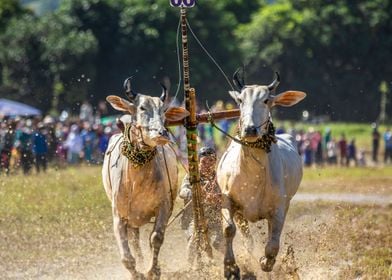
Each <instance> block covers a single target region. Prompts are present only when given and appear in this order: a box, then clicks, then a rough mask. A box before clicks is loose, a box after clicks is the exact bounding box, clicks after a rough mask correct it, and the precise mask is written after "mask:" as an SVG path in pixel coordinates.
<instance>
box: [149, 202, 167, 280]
mask: <svg viewBox="0 0 392 280" xmlns="http://www.w3.org/2000/svg"><path fill="white" fill-rule="evenodd" d="M169 217H170V210H169V207H168V206H167V205H162V206H161V208H160V209H159V213H158V215H157V218H156V221H155V225H154V230H153V232H152V234H151V237H150V245H151V248H152V262H151V266H150V269H149V271H148V274H147V279H149V280H153V279H154V280H155V279H159V278H160V276H161V269H160V267H159V263H158V255H159V251H160V249H161V246H162V243H163V239H164V235H165V229H166V225H167V223H168V220H169Z"/></svg>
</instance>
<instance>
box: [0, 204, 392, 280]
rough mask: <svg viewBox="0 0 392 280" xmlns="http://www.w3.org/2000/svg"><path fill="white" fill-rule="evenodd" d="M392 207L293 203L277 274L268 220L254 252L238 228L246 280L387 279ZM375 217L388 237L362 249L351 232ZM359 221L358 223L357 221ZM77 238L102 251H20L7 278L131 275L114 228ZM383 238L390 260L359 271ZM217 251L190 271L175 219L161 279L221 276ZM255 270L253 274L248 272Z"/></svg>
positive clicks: (7, 266)
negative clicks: (263, 262) (267, 258)
mask: <svg viewBox="0 0 392 280" xmlns="http://www.w3.org/2000/svg"><path fill="white" fill-rule="evenodd" d="M391 210H392V208H391V206H388V205H383V206H380V205H370V206H363V205H362V206H360V207H358V206H356V205H355V204H346V203H345V204H340V203H336V202H335V203H329V202H328V203H327V202H295V203H293V205H292V207H291V209H290V211H289V214H288V218H287V221H286V224H285V228H284V232H283V234H282V240H281V250H280V254H279V257H278V261H277V263H276V264H275V267H274V270H273V272H272V273H269V274H267V273H263V272H261V269H260V267H259V265H258V261H257V260H258V259H259V258H260V257H261V255H262V252H263V251H264V250H263V246H264V244H265V243H264V242H265V238H266V224H265V223H263V222H260V223H257V224H253V225H252V232H253V236H254V238H255V241H256V242H255V243H254V245H255V246H254V248H253V250H252V253H251V254H249V253H248V251H247V250H246V249H245V246H244V244H243V242H242V241H243V240H242V237H241V235H240V234H237V237H236V240H235V252H236V256H237V261H238V263H239V264H240V267H241V271H242V274H243V279H256V278H257V279H354V278H355V279H382V277H383V276H385V275H386V274H385V273H388V272H385V271H384V270H389V273H390V269H391V263H390V260H391V255H390V253H391V250H390V248H391V243H390V241H391V239H390V238H388V237H385V236H383V233H382V232H380V231H384V230H385V231H387V232H392V231H391V230H392V228H391ZM364 213H365V214H364ZM369 215H370V216H369ZM373 215H376V216H384V219H381V220H380V221H379V222H377V224H376V225H375V227H374V228H369V230H370V231H371V232H368V233H367V235H370V236H371V237H373V238H380V239H382V240H370V241H369V242H368V241H366V239H365V240H364V242H363V246H364V247H363V248H355V249H354V248H353V246H358V244H357V243H356V241H355V240H354V239H355V238H354V237H353V236H352V235H351V234H347V232H353V231H363V230H364V228H363V225H366V224H367V222H369V221H368V220H369V218H370V217H372V216H373ZM353 219H355V220H356V223H353ZM362 219H365V220H362ZM150 230H151V226H149V225H148V226H146V227H145V228H144V230H143V233H144V234H143V237H142V247H143V250H144V254H145V256H146V259H148V258H149V255H150V252H149V247H148V245H147V244H148V243H147V236H148V234H149V232H150ZM361 235H362V234H361ZM380 235H381V236H380ZM74 238H75V240H73V241H72V244H73V245H70V246H76V247H78V246H85V244H86V243H89V246H92V247H94V243H95V244H96V248H97V249H99V250H93V251H95V252H93V251H92V252H91V253H88V252H87V253H86V252H84V251H83V250H81V251H79V250H77V249H76V250H74V251H73V253H72V251H71V253H70V252H69V251H68V252H65V253H64V254H61V252H60V254H56V255H57V257H54V258H53V259H49V260H48V258H47V257H46V256H45V251H42V252H41V253H40V254H37V255H36V256H35V257H34V258H31V256H28V254H27V255H26V258H24V256H23V249H21V250H22V251H21V252H20V257H19V259H17V260H14V262H10V260H6V262H1V264H0V271H1V279H113V280H114V279H116V280H117V279H119V280H120V279H129V274H128V272H127V271H126V270H125V269H124V268H123V267H122V265H121V263H120V261H119V257H118V253H117V252H118V251H117V247H116V245H115V240H114V238H113V234H112V232H111V228H110V226H108V227H106V230H105V232H103V233H102V235H100V236H97V237H94V236H88V237H79V239H78V237H74ZM363 238H365V236H363ZM385 238H386V239H385ZM388 243H389V244H388ZM383 244H384V246H387V247H388V246H389V253H388V252H387V253H386V254H387V256H386V259H383V260H381V262H384V263H381V264H380V265H379V267H378V268H379V270H380V271H379V272H376V273H374V272H368V271H367V270H366V269H365V270H361V267H360V266H358V258H361V257H364V256H365V254H366V250H367V249H366V246H375V247H383V246H382V245H383ZM53 246H56V244H53ZM11 247H12V246H11ZM60 247H61V246H60ZM45 248H46V246H43V249H44V250H45ZM19 249H20V248H19ZM368 249H369V248H368ZM55 250H56V249H55ZM60 250H61V248H60ZM81 253H82V254H81ZM388 254H389V257H388ZM214 255H215V257H214V259H213V260H212V261H210V262H209V264H208V265H207V266H206V267H205V268H204V269H203V270H202V271H201V273H197V272H195V271H193V270H191V269H190V268H189V266H188V264H187V261H186V240H185V235H184V232H183V231H182V230H181V229H180V226H179V223H178V222H177V221H176V222H175V223H174V224H173V225H172V226H171V227H170V228H169V229H168V231H167V234H166V239H165V242H164V245H163V248H162V251H161V255H160V260H161V267H162V272H163V274H162V279H223V277H222V275H223V272H222V256H221V255H220V254H219V253H218V252H216V251H215V252H214ZM59 256H61V257H59ZM378 257H379V256H374V258H378ZM388 260H389V262H388ZM139 269H140V270H144V269H145V267H144V265H141V266H140V265H139ZM376 270H377V266H376ZM370 274H372V275H370ZM251 275H253V277H249V276H251Z"/></svg>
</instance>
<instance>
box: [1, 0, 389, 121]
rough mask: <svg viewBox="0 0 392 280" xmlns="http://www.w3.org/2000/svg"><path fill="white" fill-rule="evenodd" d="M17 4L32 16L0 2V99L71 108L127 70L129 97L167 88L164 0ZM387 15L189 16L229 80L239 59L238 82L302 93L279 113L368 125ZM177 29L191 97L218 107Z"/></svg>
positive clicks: (210, 69)
mask: <svg viewBox="0 0 392 280" xmlns="http://www.w3.org/2000/svg"><path fill="white" fill-rule="evenodd" d="M24 2H25V3H29V5H30V6H29V7H38V6H39V7H40V8H39V9H38V8H37V10H38V12H39V16H38V15H37V14H34V13H32V12H31V11H30V10H28V9H25V8H23V7H21V6H20V5H19V2H18V1H17V0H4V1H1V2H0V94H1V96H2V97H3V96H6V97H10V98H13V99H19V100H22V101H25V102H29V103H31V104H33V105H36V106H38V107H40V108H41V109H43V110H44V111H49V110H50V108H51V107H53V108H54V109H57V110H59V109H63V108H65V107H70V108H71V107H72V106H74V107H75V109H76V108H77V106H75V104H77V102H80V101H82V100H84V99H89V100H90V101H91V102H93V103H96V102H98V100H102V99H103V98H104V97H105V96H106V95H107V94H112V93H117V94H118V93H120V91H121V85H122V81H123V80H124V78H126V77H128V76H130V75H135V79H134V88H135V90H137V91H139V92H144V93H149V94H152V95H158V94H159V92H160V89H159V85H158V82H159V81H162V80H163V79H165V78H170V80H171V84H172V88H171V92H172V93H173V92H174V91H175V90H174V89H175V88H176V86H177V82H178V62H177V53H176V48H177V47H176V39H177V33H176V31H177V27H178V20H179V10H178V9H176V8H172V7H170V5H169V1H168V0H154V1H153V0H100V1H98V0H70V1H60V6H59V8H58V9H56V10H54V11H51V10H52V9H53V8H55V7H57V6H58V3H59V1H57V0H52V1H50V0H45V1H28V0H25V1H24ZM37 5H38V6H37ZM42 7H45V9H49V10H48V11H47V12H43V11H44V10H43V9H44V8H42ZM391 14H392V2H391V1H390V0H360V1H354V0H337V1H322V0H312V1H305V0H296V1H294V0H277V1H268V0H258V1H243V0H222V1H212V0H204V1H198V2H197V4H196V7H194V8H192V9H191V10H189V13H188V18H189V23H190V24H191V27H192V29H193V30H194V31H195V32H196V34H197V36H198V37H199V39H200V40H201V41H202V42H203V44H204V46H205V47H206V48H207V49H208V50H209V52H210V53H211V54H212V55H213V56H214V57H215V58H216V59H217V61H218V63H219V64H220V65H221V66H222V68H223V70H224V71H225V72H226V73H228V74H229V76H231V74H232V73H233V72H234V70H235V69H236V68H237V67H239V66H241V65H242V64H245V65H246V71H247V76H249V79H248V80H249V81H248V82H249V83H255V82H257V83H268V82H270V81H271V79H272V76H273V72H274V71H279V72H280V73H281V76H282V87H281V90H285V89H289V88H292V89H298V90H304V91H306V92H307V93H308V97H307V98H306V99H305V101H304V102H302V103H300V104H299V105H297V106H296V107H294V108H293V109H290V110H281V111H280V115H281V116H283V117H298V116H299V114H300V112H301V110H304V109H306V110H309V111H310V112H311V113H313V114H315V115H329V116H331V118H332V119H338V120H362V121H368V120H375V119H376V118H377V116H378V115H379V109H380V108H379V104H380V103H381V101H380V98H381V94H380V92H379V85H380V84H381V83H382V82H383V81H385V82H387V83H389V84H390V83H391V78H390V77H391V75H392V73H391V72H392V67H390V65H389V63H388V62H389V61H392V59H391V58H392V57H391V56H392V53H391V52H390V50H391V49H392V37H391V35H390V34H392V21H391V20H390V19H391ZM188 33H189V37H190V38H189V41H190V59H191V63H190V65H191V84H192V86H194V87H195V88H196V89H197V92H198V93H199V94H198V96H199V97H200V100H199V101H200V102H201V103H202V104H204V102H205V101H206V100H208V101H210V103H212V102H213V101H215V100H217V99H224V100H229V99H230V98H229V95H228V94H227V90H228V89H229V88H230V87H229V85H228V84H227V83H226V80H225V78H224V77H223V76H222V75H221V73H220V72H219V70H218V69H217V68H216V66H215V65H214V64H213V63H212V62H211V60H210V59H209V58H208V57H207V55H206V54H205V53H204V52H203V50H202V49H201V48H200V46H199V45H198V44H197V42H196V41H195V40H194V39H193V38H192V37H191V34H190V32H188ZM181 99H182V98H180V100H181ZM369 104H372V105H371V106H369ZM388 111H389V112H390V111H392V104H391V103H389V104H387V112H388Z"/></svg>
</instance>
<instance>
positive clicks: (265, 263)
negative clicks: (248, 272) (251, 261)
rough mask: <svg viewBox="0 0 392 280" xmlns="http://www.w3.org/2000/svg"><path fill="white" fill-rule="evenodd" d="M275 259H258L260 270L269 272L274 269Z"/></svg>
mask: <svg viewBox="0 0 392 280" xmlns="http://www.w3.org/2000/svg"><path fill="white" fill-rule="evenodd" d="M275 261H276V259H275V258H273V259H269V258H266V257H262V258H261V259H260V265H261V269H262V270H263V271H265V272H271V271H272V268H273V267H274V264H275Z"/></svg>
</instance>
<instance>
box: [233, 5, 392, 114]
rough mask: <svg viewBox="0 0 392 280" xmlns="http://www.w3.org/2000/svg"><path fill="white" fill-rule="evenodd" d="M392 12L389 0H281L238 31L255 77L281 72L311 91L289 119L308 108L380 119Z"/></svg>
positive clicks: (286, 79)
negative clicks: (379, 107) (378, 92)
mask: <svg viewBox="0 0 392 280" xmlns="http://www.w3.org/2000/svg"><path fill="white" fill-rule="evenodd" d="M391 11H392V3H391V1H388V0H379V1H370V0H361V1H351V0H339V1H333V2H332V1H321V0H317V1H304V0H302V1H293V0H281V1H276V3H274V4H272V5H268V6H265V7H263V8H262V9H260V10H259V11H258V12H257V13H256V14H255V15H254V17H253V19H252V22H251V23H249V24H245V25H242V26H241V27H240V28H239V29H238V30H237V36H238V38H239V40H241V42H242V43H241V48H242V50H243V54H244V56H245V57H246V59H247V61H248V63H249V64H250V67H249V69H250V71H251V74H253V76H255V75H259V76H266V75H267V73H271V72H272V70H275V69H280V71H281V74H282V78H283V83H282V84H283V86H284V87H286V88H289V87H290V88H297V89H298V88H299V87H300V89H303V90H305V91H307V92H308V93H309V95H308V97H307V98H306V99H305V102H303V103H302V104H300V105H299V106H298V107H297V108H298V110H290V112H288V113H289V114H285V116H291V117H293V115H298V111H299V110H301V109H303V108H308V109H309V110H310V111H313V112H314V113H315V114H317V115H320V114H327V115H329V116H331V117H332V119H340V120H342V119H344V120H357V121H372V120H374V119H376V117H377V114H378V108H377V105H378V104H379V98H380V95H379V94H377V87H378V85H379V84H380V82H381V81H382V80H384V79H386V77H390V76H391V74H392V73H391V71H392V67H390V66H389V65H388V64H387V63H385V61H391V58H392V55H391V53H390V51H389V50H390V49H391V47H392V38H391V36H389V35H388V34H390V32H391V31H392V23H391V21H390V20H389V19H390V17H391ZM383 61H384V62H383ZM265 65H268V68H267V67H265ZM266 70H267V71H266ZM268 75H271V74H268ZM369 104H374V106H369ZM364 112H366V113H364Z"/></svg>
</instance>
